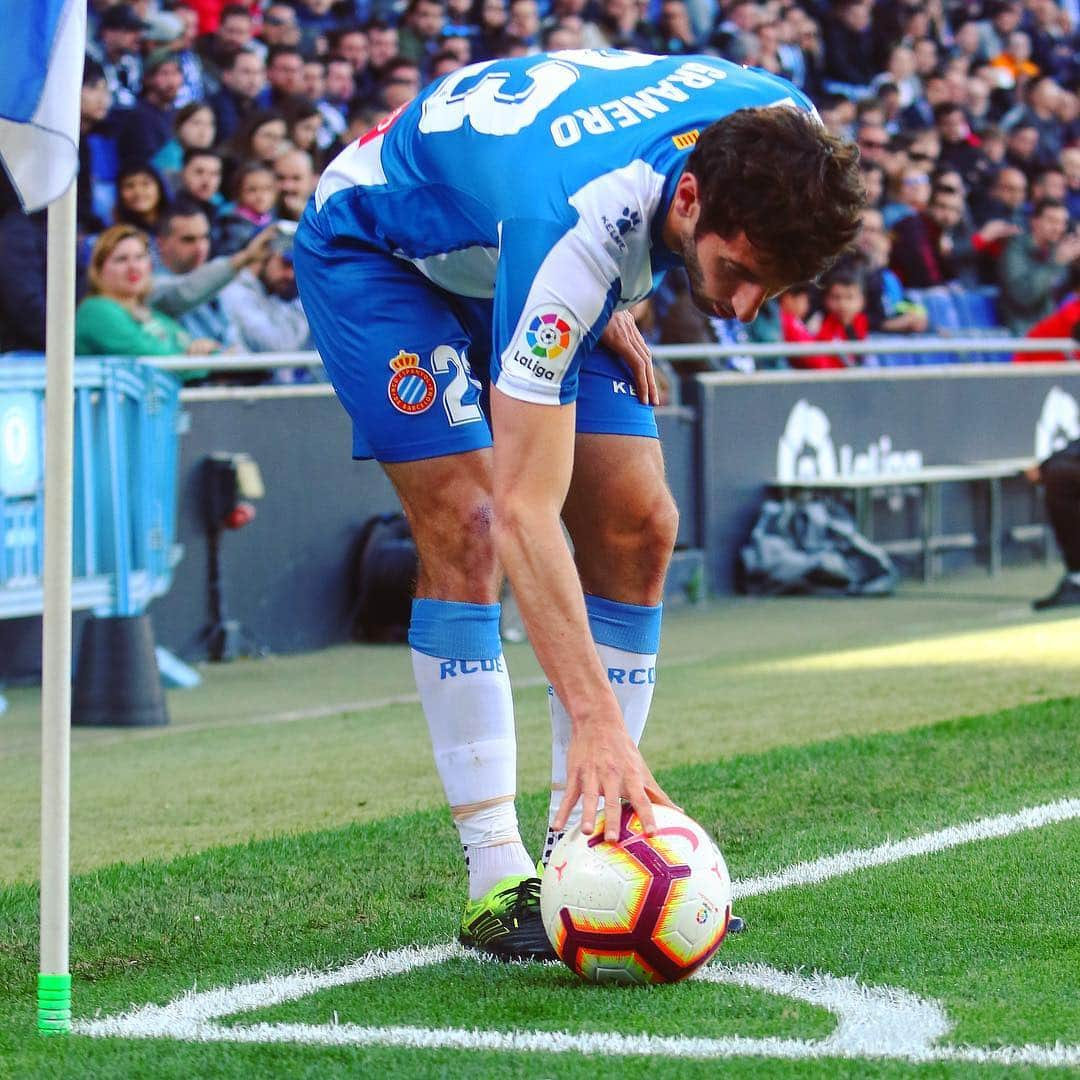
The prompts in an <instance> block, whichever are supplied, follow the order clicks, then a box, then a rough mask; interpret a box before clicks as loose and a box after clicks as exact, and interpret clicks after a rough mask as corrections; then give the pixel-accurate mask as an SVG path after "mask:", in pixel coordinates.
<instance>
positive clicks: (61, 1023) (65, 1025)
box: [37, 974, 71, 1035]
mask: <svg viewBox="0 0 1080 1080" xmlns="http://www.w3.org/2000/svg"><path fill="white" fill-rule="evenodd" d="M37 1000H38V1019H37V1026H38V1031H40V1032H41V1034H42V1035H62V1034H66V1033H67V1032H69V1031H71V976H70V975H44V974H42V975H38V992H37Z"/></svg>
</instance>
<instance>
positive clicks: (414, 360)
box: [386, 349, 435, 416]
mask: <svg viewBox="0 0 1080 1080" xmlns="http://www.w3.org/2000/svg"><path fill="white" fill-rule="evenodd" d="M390 370H391V371H392V372H393V375H391V376H390V383H389V385H388V386H387V388H386V392H387V393H388V394H389V395H390V404H391V405H393V406H394V408H395V409H397V411H398V412H403V413H405V414H406V415H407V416H414V415H416V414H417V413H422V412H424V411H425V410H427V409H430V408H431V406H432V404H433V403H434V401H435V378H434V376H433V375H431V374H430V373H429V372H427V371H425V370H424V369H423V368H422V367H421V366H420V357H419V356H417V355H416V353H407V352H405V351H404V350H403V349H399V350H398V354H397V356H395V357H394V358H393V359H392V360H391V361H390Z"/></svg>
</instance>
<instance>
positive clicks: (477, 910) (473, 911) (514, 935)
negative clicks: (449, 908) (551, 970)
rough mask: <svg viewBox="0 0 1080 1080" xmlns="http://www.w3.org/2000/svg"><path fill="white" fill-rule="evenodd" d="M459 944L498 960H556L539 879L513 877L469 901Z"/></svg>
mask: <svg viewBox="0 0 1080 1080" xmlns="http://www.w3.org/2000/svg"><path fill="white" fill-rule="evenodd" d="M458 941H460V942H461V944H462V945H464V946H465V947H466V948H467V949H476V950H477V951H478V952H484V953H487V954H488V955H490V956H494V957H495V958H496V959H498V960H557V959H558V957H557V956H556V955H555V950H554V949H553V948H552V947H551V942H550V941H548V936H547V932H546V931H545V930H544V923H543V920H542V919H541V918H540V879H539V878H538V877H524V876H521V875H517V874H514V875H511V876H510V877H506V878H503V879H502V881H500V882H499V883H498V885H496V886H495V887H494V888H493V889H492V890H491V891H490V892H488V893H487V894H486V895H485V896H482V897H481V898H480V899H479V900H469V901H468V902H467V903H466V904H465V914H464V915H463V916H462V917H461V930H460V931H459V932H458Z"/></svg>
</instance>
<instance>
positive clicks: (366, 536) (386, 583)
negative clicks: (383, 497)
mask: <svg viewBox="0 0 1080 1080" xmlns="http://www.w3.org/2000/svg"><path fill="white" fill-rule="evenodd" d="M418 567H419V559H418V558H417V554H416V542H415V541H414V540H413V538H412V532H411V531H410V529H409V523H408V522H407V521H406V520H405V515H404V514H378V515H376V516H375V517H372V518H368V520H367V521H365V522H364V524H363V525H362V526H361V527H360V534H359V537H358V538H357V543H356V548H355V555H354V560H353V574H354V586H355V589H356V603H355V608H354V616H353V621H352V637H353V640H354V641H377V642H403V641H407V640H408V637H409V619H410V616H411V611H412V598H413V593H414V592H415V591H416V572H417V568H418Z"/></svg>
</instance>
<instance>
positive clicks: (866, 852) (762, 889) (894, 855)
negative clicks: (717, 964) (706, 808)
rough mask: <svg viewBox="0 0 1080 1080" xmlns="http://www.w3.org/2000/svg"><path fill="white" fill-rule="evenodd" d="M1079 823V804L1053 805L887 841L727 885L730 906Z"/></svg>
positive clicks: (1070, 801)
mask: <svg viewBox="0 0 1080 1080" xmlns="http://www.w3.org/2000/svg"><path fill="white" fill-rule="evenodd" d="M1078 817H1080V799H1058V800H1057V801H1056V802H1052V803H1043V805H1041V806H1032V807H1028V808H1027V809H1025V810H1020V811H1017V813H1015V814H999V815H997V816H996V817H989V818H981V819H979V820H978V821H969V822H967V823H966V824H964V825H953V826H951V827H950V828H947V829H940V830H939V831H937V832H931V833H923V835H922V836H911V837H908V839H906V840H893V841H889V842H888V843H885V844H879V845H878V846H877V847H872V848H854V849H852V850H851V851H842V852H840V853H839V854H837V855H826V856H824V857H822V858H820V859H813V860H811V861H810V862H800V863H796V864H795V865H794V866H789V867H788V868H787V869H786V870H780V871H777V873H775V874H766V875H764V876H762V877H754V878H744V879H742V880H741V881H733V882H732V883H731V892H732V896H733V897H734V899H736V900H741V899H744V898H745V897H748V896H765V895H767V894H768V893H772V892H777V891H779V890H780V889H788V888H791V887H793V886H797V885H816V884H818V883H819V882H822V881H828V880H829V879H830V878H834V877H840V876H842V875H843V874H851V873H854V872H855V871H856V870H868V869H870V868H871V867H874V866H885V865H887V864H888V863H894V862H900V861H902V860H903V859H911V858H914V857H915V856H917V855H931V854H933V853H935V852H938V851H945V850H946V849H947V848H953V847H959V846H960V845H962V844H971V843H974V842H975V841H977V840H993V839H996V838H999V837H1002V836H1011V835H1012V834H1013V833H1018V832H1025V831H1026V830H1028V829H1041V828H1042V827H1043V826H1045V825H1053V824H1056V823H1057V822H1060V821H1070V820H1072V819H1073V818H1078Z"/></svg>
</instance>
